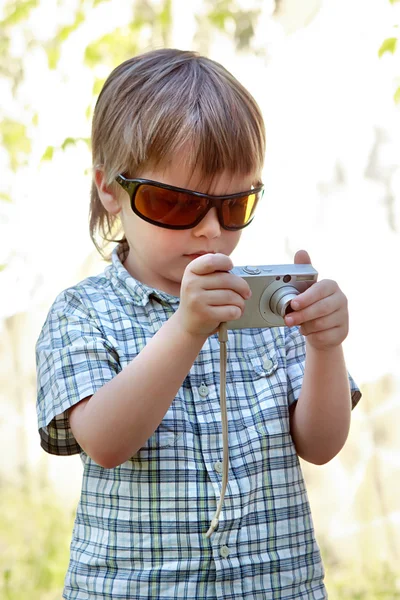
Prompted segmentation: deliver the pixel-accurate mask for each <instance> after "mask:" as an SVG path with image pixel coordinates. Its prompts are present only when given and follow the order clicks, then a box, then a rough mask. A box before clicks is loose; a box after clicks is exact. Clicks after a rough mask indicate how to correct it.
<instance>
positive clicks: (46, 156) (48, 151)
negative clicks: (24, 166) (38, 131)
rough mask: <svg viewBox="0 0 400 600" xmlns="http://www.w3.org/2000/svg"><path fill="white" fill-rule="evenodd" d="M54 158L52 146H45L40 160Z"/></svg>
mask: <svg viewBox="0 0 400 600" xmlns="http://www.w3.org/2000/svg"><path fill="white" fill-rule="evenodd" d="M53 156H54V146H47V148H46V150H45V151H44V154H43V156H42V158H41V160H52V159H53Z"/></svg>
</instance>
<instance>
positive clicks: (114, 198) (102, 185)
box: [94, 167, 122, 215]
mask: <svg viewBox="0 0 400 600" xmlns="http://www.w3.org/2000/svg"><path fill="white" fill-rule="evenodd" d="M94 182H95V184H96V187H97V191H98V193H99V197H100V200H101V203H102V205H103V206H104V208H105V209H106V211H107V212H109V213H111V214H112V215H117V214H118V213H119V212H121V208H122V206H121V200H120V198H119V196H118V195H117V194H116V192H115V186H110V185H108V184H107V182H106V178H105V175H104V171H103V169H101V168H99V167H96V168H95V169H94Z"/></svg>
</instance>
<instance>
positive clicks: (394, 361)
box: [0, 0, 400, 600]
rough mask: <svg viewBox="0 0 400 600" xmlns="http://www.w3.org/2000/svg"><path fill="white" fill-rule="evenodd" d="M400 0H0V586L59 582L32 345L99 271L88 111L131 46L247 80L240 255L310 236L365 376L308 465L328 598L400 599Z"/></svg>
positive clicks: (67, 482) (67, 511)
mask: <svg viewBox="0 0 400 600" xmlns="http://www.w3.org/2000/svg"><path fill="white" fill-rule="evenodd" d="M398 23H400V3H397V2H396V0H392V1H390V0H368V1H367V2H366V1H365V0H351V1H349V0H301V1H299V0H279V1H278V0H276V1H273V0H263V1H261V0H192V1H188V0H136V1H134V0H131V1H128V0H21V1H12V0H0V140H1V145H0V173H1V176H0V407H1V411H0V456H1V461H0V465H1V466H0V598H1V599H3V598H4V599H7V600H10V599H12V600H20V599H26V598H28V597H29V598H30V600H55V599H59V598H61V590H62V585H63V579H64V575H65V571H66V569H67V562H68V554H69V543H70V537H71V532H72V524H73V517H74V512H75V507H76V503H77V501H78V497H79V490H80V480H81V475H82V468H81V462H80V459H79V457H77V456H74V457H68V458H61V457H50V456H48V455H46V454H45V453H44V451H43V450H41V448H40V446H39V437H38V433H37V425H36V413H35V402H36V381H35V356H34V346H35V342H36V339H37V337H38V335H39V331H40V328H41V326H42V324H43V321H44V319H45V317H46V314H47V311H48V309H49V307H50V305H51V303H52V302H53V300H54V298H55V296H56V295H57V294H58V293H59V292H60V291H61V290H62V289H64V288H66V287H67V286H69V285H73V284H74V283H76V282H77V281H79V280H81V279H83V278H84V277H86V276H88V275H92V274H96V273H98V272H100V271H101V270H103V268H104V266H105V263H104V262H102V261H101V260H100V258H99V257H98V256H97V255H96V252H95V250H94V248H93V247H92V245H91V242H90V240H89V234H88V201H89V188H90V177H91V171H90V168H91V157H90V144H89V137H90V120H91V115H92V111H93V107H94V103H95V100H96V97H97V95H98V93H99V91H100V89H101V86H102V83H103V82H104V80H105V78H106V77H107V75H108V74H109V72H110V71H111V70H112V69H113V68H114V67H115V66H116V65H117V64H119V63H120V62H122V61H123V60H125V59H126V58H128V57H131V56H132V55H134V54H137V53H140V52H142V51H145V50H149V49H152V48H160V47H165V46H169V47H178V48H181V49H194V50H198V51H200V52H201V53H204V54H206V55H207V56H209V57H210V58H213V59H215V60H217V61H219V62H221V63H222V64H223V65H224V66H225V67H227V68H228V69H229V70H230V71H231V72H232V73H233V74H234V75H235V76H236V77H237V78H238V79H239V80H240V81H241V82H242V83H243V84H244V85H245V86H246V87H247V88H248V89H249V90H250V91H251V92H252V94H253V95H254V97H255V98H256V100H257V101H258V103H259V104H260V106H261V109H262V111H263V114H264V117H265V121H266V127H267V160H266V164H265V171H264V181H265V184H266V195H265V197H264V200H263V203H262V205H261V206H260V207H259V208H258V213H257V217H256V220H255V222H254V223H253V224H252V226H251V227H250V228H249V229H247V230H245V231H244V234H243V238H242V242H241V245H240V248H239V249H238V250H237V251H235V254H234V255H233V259H234V262H235V264H237V265H240V264H257V263H258V264H261V263H264V264H266V263H283V262H292V260H293V255H294V253H295V251H296V250H298V249H300V248H305V249H307V250H308V252H309V253H310V255H311V258H312V262H313V265H314V266H315V267H316V268H317V270H318V271H319V273H320V278H325V277H326V278H332V279H335V280H337V281H338V282H339V285H340V286H341V288H342V289H343V291H344V292H345V293H346V295H347V296H348V299H349V307H350V317H351V321H350V334H349V337H348V339H347V340H346V342H345V353H346V359H347V364H348V368H349V371H350V372H351V374H352V375H353V377H354V378H355V379H356V381H357V383H358V384H359V386H360V387H361V390H362V392H363V398H362V400H361V402H360V404H359V406H358V407H357V408H356V409H355V411H354V413H353V421H352V428H351V433H350V437H349V440H348V443H347V445H346V447H345V448H344V450H343V451H342V452H341V453H340V455H339V456H338V457H336V458H335V459H334V460H332V461H331V462H330V463H329V464H328V465H325V466H322V467H317V466H313V465H307V464H304V465H303V468H304V472H305V477H306V481H307V484H308V489H309V495H310V501H311V505H312V509H313V514H314V521H315V527H316V533H317V538H318V541H319V544H320V546H321V548H322V552H323V556H324V561H325V566H326V581H327V587H328V591H329V594H330V598H331V599H332V600H336V599H338V600H342V599H343V600H350V599H351V600H355V599H365V600H375V599H378V598H379V599H380V600H382V599H385V600H394V599H396V598H400V566H399V565H400V484H399V482H400V437H399V433H398V422H399V421H400V369H399V364H400V335H399V334H400V328H399V325H398V322H397V321H396V316H395V315H396V302H397V301H398V298H399V292H400V284H399V277H398V261H399V257H400V252H399V250H400V235H399V230H400V168H399V157H400V135H399V134H400V112H399V110H400V109H399V105H398V102H399V101H400V61H399V56H400V50H399V52H397V48H396V46H397V42H398V36H399V29H398Z"/></svg>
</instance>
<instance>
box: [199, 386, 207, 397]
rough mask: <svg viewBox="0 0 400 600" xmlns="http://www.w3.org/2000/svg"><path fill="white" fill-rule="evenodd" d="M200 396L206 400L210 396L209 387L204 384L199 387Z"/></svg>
mask: <svg viewBox="0 0 400 600" xmlns="http://www.w3.org/2000/svg"><path fill="white" fill-rule="evenodd" d="M199 394H200V396H201V397H202V398H206V397H207V396H208V387H207V386H206V385H204V383H202V384H201V386H200V387H199Z"/></svg>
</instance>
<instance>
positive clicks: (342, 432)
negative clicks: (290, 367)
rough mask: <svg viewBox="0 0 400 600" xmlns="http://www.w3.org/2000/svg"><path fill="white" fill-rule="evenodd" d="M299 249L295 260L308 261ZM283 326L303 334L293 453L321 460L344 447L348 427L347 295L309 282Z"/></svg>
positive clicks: (293, 411) (292, 420)
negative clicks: (297, 328)
mask: <svg viewBox="0 0 400 600" xmlns="http://www.w3.org/2000/svg"><path fill="white" fill-rule="evenodd" d="M310 262H311V260H310V257H309V255H308V253H307V252H306V251H304V250H299V251H298V252H297V253H296V256H295V263H310ZM291 307H292V308H293V311H294V312H292V313H290V314H288V315H287V316H286V317H285V322H286V325H288V326H289V327H292V326H293V325H299V326H300V333H302V334H303V335H304V336H305V337H306V361H305V369H304V378H303V383H302V387H301V392H300V397H299V399H298V401H297V402H295V403H294V404H293V405H292V406H291V408H290V427H291V434H292V437H293V441H294V443H295V446H296V450H297V453H298V454H299V456H301V457H302V458H304V459H305V460H307V461H309V462H312V463H316V464H324V463H326V462H328V461H329V460H331V459H332V458H333V457H334V456H336V454H337V453H338V452H339V451H340V450H341V448H342V447H343V446H344V443H345V441H346V439H347V436H348V433H349V428H350V413H351V394H350V385H349V380H348V374H347V369H346V365H345V361H344V357H343V350H342V342H343V340H344V339H345V338H346V337H347V334H348V330H349V316H348V310H347V298H346V296H345V295H344V294H343V292H342V291H341V290H340V288H339V286H338V284H337V283H336V282H335V281H332V280H329V279H325V280H322V281H319V282H317V283H315V284H314V285H312V286H311V287H310V288H308V290H306V291H305V292H303V293H302V294H299V296H297V297H296V298H295V299H294V300H292V302H291Z"/></svg>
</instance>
